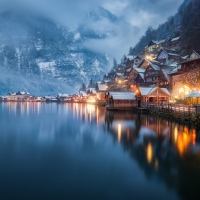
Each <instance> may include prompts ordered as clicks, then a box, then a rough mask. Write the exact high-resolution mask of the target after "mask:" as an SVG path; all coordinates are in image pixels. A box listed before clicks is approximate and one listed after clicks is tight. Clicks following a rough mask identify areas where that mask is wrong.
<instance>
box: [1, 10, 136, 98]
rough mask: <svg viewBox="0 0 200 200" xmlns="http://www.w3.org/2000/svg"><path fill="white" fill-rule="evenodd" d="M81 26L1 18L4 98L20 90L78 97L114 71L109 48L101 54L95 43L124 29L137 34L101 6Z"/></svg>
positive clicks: (22, 17) (32, 17)
mask: <svg viewBox="0 0 200 200" xmlns="http://www.w3.org/2000/svg"><path fill="white" fill-rule="evenodd" d="M83 21H84V23H82V24H79V25H77V26H76V27H67V28H66V27H63V26H61V25H60V24H58V23H55V22H54V21H52V20H50V19H47V18H45V17H42V16H35V15H33V14H30V13H29V14H27V13H26V14H25V13H24V14H21V13H20V14H19V13H14V12H9V11H7V12H4V13H1V14H0V95H1V94H6V93H8V92H10V91H18V90H27V91H29V92H30V93H31V94H34V95H43V94H44V95H46V94H57V93H58V92H63V93H72V92H75V91H77V90H78V88H79V87H80V85H81V83H83V82H84V83H86V84H87V83H88V82H89V80H90V79H91V78H93V79H94V80H98V79H100V78H101V77H102V75H103V74H105V73H106V72H108V71H109V69H110V61H111V62H112V57H111V56H110V55H109V52H107V47H105V50H104V49H103V50H102V49H101V51H98V49H97V48H94V46H95V45H96V44H97V43H96V42H99V41H100V42H101V41H104V40H105V39H109V38H115V37H117V36H119V32H120V34H122V35H123V32H121V31H119V30H121V29H123V31H124V33H125V32H127V31H129V33H131V34H134V33H136V32H137V28H135V27H132V26H130V25H129V24H127V23H126V22H124V21H123V20H121V19H119V18H117V17H116V16H115V15H113V14H112V13H110V12H109V11H107V10H105V9H104V8H102V7H99V8H97V9H95V10H93V11H91V12H88V13H87V14H86V16H85V19H84V20H83ZM120 37H121V35H120ZM93 44H94V45H93Z"/></svg>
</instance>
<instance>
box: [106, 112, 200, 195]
mask: <svg viewBox="0 0 200 200" xmlns="http://www.w3.org/2000/svg"><path fill="white" fill-rule="evenodd" d="M119 120H121V125H120V126H122V127H123V130H124V131H123V133H124V134H123V135H122V137H121V140H120V141H121V145H122V146H123V149H125V150H126V151H128V152H129V153H130V155H131V156H132V158H133V159H134V160H136V161H137V163H138V165H139V166H140V167H141V168H142V169H143V170H144V173H145V175H146V176H147V178H148V179H149V178H150V179H155V177H157V178H159V179H160V180H162V181H163V182H164V183H165V184H166V185H167V187H169V188H173V189H175V190H176V191H177V192H178V193H179V194H180V197H181V198H183V199H200V194H199V192H198V190H197V187H198V185H199V184H200V143H199V139H198V137H197V131H196V130H195V129H189V128H188V127H186V126H183V125H179V124H176V123H174V122H172V121H166V120H162V119H159V118H155V117H151V116H140V115H134V114H132V113H126V112H124V113H118V112H110V111H109V112H108V111H107V113H106V125H107V128H108V130H109V132H110V133H111V134H112V135H113V137H114V138H116V137H117V140H118V141H119V130H118V131H117V132H116V131H115V128H114V127H115V126H116V125H115V124H116V123H115V122H117V123H118V122H119ZM130 121H132V127H131V128H130V124H129V123H128V124H127V122H130ZM118 129H119V128H118ZM120 129H121V127H120ZM126 130H127V132H129V131H130V133H131V135H129V136H128V135H126ZM198 134H199V132H198Z"/></svg>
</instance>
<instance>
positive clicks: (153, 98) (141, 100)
mask: <svg viewBox="0 0 200 200" xmlns="http://www.w3.org/2000/svg"><path fill="white" fill-rule="evenodd" d="M138 90H139V91H138V93H137V95H136V98H137V106H138V107H147V106H148V105H152V104H153V105H161V104H164V103H168V102H169V99H170V93H169V91H168V90H167V89H166V88H159V87H154V88H151V87H139V88H138Z"/></svg>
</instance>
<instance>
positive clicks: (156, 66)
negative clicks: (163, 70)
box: [145, 59, 160, 70]
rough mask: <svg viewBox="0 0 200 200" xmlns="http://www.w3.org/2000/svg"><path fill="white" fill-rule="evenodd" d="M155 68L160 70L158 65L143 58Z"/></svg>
mask: <svg viewBox="0 0 200 200" xmlns="http://www.w3.org/2000/svg"><path fill="white" fill-rule="evenodd" d="M145 60H146V61H147V62H148V63H149V64H150V65H151V66H152V67H153V68H154V69H155V70H160V67H159V66H158V65H155V64H153V63H152V62H150V61H149V60H147V59H145Z"/></svg>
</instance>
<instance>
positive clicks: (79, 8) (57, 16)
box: [0, 0, 183, 57]
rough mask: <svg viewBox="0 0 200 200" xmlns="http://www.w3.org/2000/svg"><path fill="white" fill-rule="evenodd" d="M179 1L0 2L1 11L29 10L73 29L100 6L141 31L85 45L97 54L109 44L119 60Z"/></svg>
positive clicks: (45, 0) (172, 11)
mask: <svg viewBox="0 0 200 200" xmlns="http://www.w3.org/2000/svg"><path fill="white" fill-rule="evenodd" d="M182 2H183V0H0V12H1V11H4V10H6V9H8V8H9V9H10V8H12V9H13V10H18V11H19V10H20V11H21V10H26V11H27V12H30V11H32V12H33V13H39V14H43V15H45V16H46V17H49V18H51V19H52V20H54V21H55V22H57V23H60V24H62V25H64V26H72V25H76V24H78V23H81V22H82V19H83V16H84V15H85V13H86V12H88V11H90V10H92V9H94V8H96V7H97V6H102V7H104V8H106V9H107V10H109V11H110V12H112V13H113V14H115V15H116V16H118V17H120V18H122V19H124V21H126V22H128V23H129V24H131V25H133V26H137V27H138V28H139V30H140V31H139V34H137V35H135V36H133V35H130V34H132V33H131V32H130V34H129V33H125V35H124V36H123V34H124V32H120V28H118V30H119V35H118V36H116V38H113V37H112V38H110V40H109V38H107V39H106V40H105V41H101V42H99V41H92V42H91V41H89V42H88V44H89V45H87V46H90V48H93V46H92V43H94V44H95V48H96V50H97V51H98V47H99V51H103V49H104V50H105V45H106V44H109V48H107V49H108V51H109V52H107V53H111V52H112V53H113V54H115V55H116V57H118V56H119V55H121V54H122V52H124V53H127V52H128V49H129V47H130V46H133V45H134V44H135V43H136V42H138V39H139V38H140V37H141V36H142V35H143V34H144V32H145V30H146V29H147V27H148V26H152V27H153V28H156V27H158V25H159V24H161V23H163V22H165V21H166V19H167V18H168V17H169V16H171V15H174V14H175V13H176V12H177V10H178V7H179V6H180V5H181V3H182ZM102 24H103V23H101V26H102ZM114 28H115V29H116V27H114ZM123 37H124V39H123V40H122V38H123ZM98 44H99V45H98ZM107 46H108V45H107ZM124 53H123V54H124ZM117 54H118V55H117ZM112 56H114V55H112Z"/></svg>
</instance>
